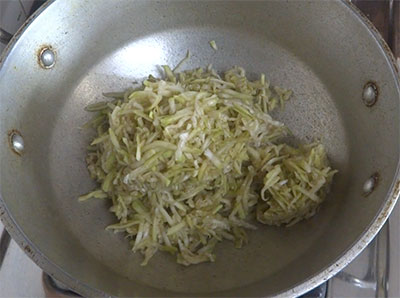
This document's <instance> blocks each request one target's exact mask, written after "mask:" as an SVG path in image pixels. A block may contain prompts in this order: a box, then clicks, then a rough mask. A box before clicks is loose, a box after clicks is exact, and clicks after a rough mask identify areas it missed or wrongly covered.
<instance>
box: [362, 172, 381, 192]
mask: <svg viewBox="0 0 400 298" xmlns="http://www.w3.org/2000/svg"><path fill="white" fill-rule="evenodd" d="M378 181H379V174H378V173H374V174H372V175H371V177H369V178H368V179H367V181H365V182H364V186H363V193H364V195H365V196H368V195H369V194H370V193H372V192H373V191H374V189H375V188H376V186H377V184H378Z"/></svg>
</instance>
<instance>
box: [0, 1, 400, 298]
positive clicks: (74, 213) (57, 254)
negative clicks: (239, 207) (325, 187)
mask: <svg viewBox="0 0 400 298" xmlns="http://www.w3.org/2000/svg"><path fill="white" fill-rule="evenodd" d="M109 11H113V14H110V13H108V12H109ZM194 12H195V13H194ZM221 15H224V18H220V16H221ZM95 20H98V21H95ZM100 20H101V21H100ZM155 20H156V21H155ZM45 24H46V26H44V25H45ZM48 24H52V26H48ZM82 28H85V30H82ZM266 28H268V29H266ZM23 30H25V31H24V34H23V35H22V36H20V35H17V36H16V39H15V43H14V47H12V48H9V50H8V52H7V55H8V56H7V57H6V58H3V59H4V62H3V64H2V66H1V69H0V90H2V98H1V105H0V113H4V114H5V115H8V116H7V117H3V118H0V133H1V134H3V135H5V136H6V135H7V132H8V131H9V130H10V129H18V130H19V131H21V133H22V134H23V135H24V140H25V147H26V150H25V153H24V155H23V156H22V157H19V156H17V155H15V154H12V152H10V150H9V148H8V144H7V143H6V142H4V144H0V158H1V160H0V162H1V163H2V168H1V169H0V188H1V196H2V200H1V201H0V215H1V214H2V213H3V214H2V219H3V220H4V223H5V225H6V226H7V228H8V229H9V231H10V233H11V234H12V236H13V237H14V239H16V241H17V242H18V243H19V244H20V246H21V247H22V248H23V249H24V250H25V251H26V252H27V253H28V254H29V255H30V256H31V257H32V259H33V260H35V262H37V263H38V264H39V265H40V266H42V267H43V268H44V269H45V270H46V271H47V272H49V273H50V274H51V275H53V276H55V277H56V278H57V279H59V280H61V281H62V282H63V283H65V284H67V285H68V286H70V287H71V288H72V289H74V290H75V291H77V292H79V293H81V294H83V295H86V296H93V295H97V296H98V295H105V294H106V293H107V294H110V295H121V296H124V295H125V296H128V295H129V296H133V295H138V296H145V295H152V296H155V295H159V296H166V295H176V296H178V295H186V296H187V295H202V296H208V295H218V296H221V295H235V296H238V295H243V296H249V295H256V296H260V295H275V294H281V295H298V294H301V293H304V292H305V291H307V290H309V289H311V288H313V287H314V286H316V285H317V284H319V283H321V282H322V281H324V280H327V279H328V278H329V277H331V276H332V275H333V274H335V273H336V272H338V271H339V270H340V269H341V268H343V267H344V266H345V265H346V264H347V263H349V262H350V261H351V260H352V259H353V258H354V257H355V256H356V255H357V254H358V253H359V252H360V251H361V250H362V249H363V248H364V247H365V246H366V245H367V243H368V242H369V241H370V240H371V239H372V238H373V236H374V235H375V234H376V233H377V232H378V230H379V228H380V227H381V226H382V225H383V223H384V221H385V219H386V218H387V216H388V215H389V214H390V211H391V209H392V208H393V206H394V203H395V201H396V199H397V196H398V192H399V188H398V186H399V185H398V183H397V182H398V181H397V179H398V177H397V163H398V152H399V150H398V149H399V148H398V147H399V84H398V78H397V74H396V70H395V68H394V65H393V63H392V58H391V57H390V56H388V55H389V54H388V53H387V51H386V50H385V47H384V46H385V45H384V44H382V41H381V40H380V37H379V36H378V35H377V33H376V32H374V31H370V30H371V29H370V28H369V27H368V25H366V24H365V23H364V21H363V19H362V17H360V16H359V15H358V14H357V12H355V11H353V9H352V8H351V7H350V6H349V5H348V4H347V3H345V2H337V1H335V2H333V1H332V2H324V3H321V2H319V1H314V2H313V1H307V2H306V1H302V2H289V3H287V2H267V1H266V2H260V1H255V2H248V1H247V2H214V1H210V2H208V1H203V2H191V1H187V2H181V1H177V2H175V1H169V2H153V1H112V2H110V1H97V2H96V5H93V2H91V1H81V2H76V1H67V0H65V1H62V0H61V1H56V2H53V3H49V4H48V8H47V9H46V10H45V11H44V12H43V13H42V14H41V15H39V17H37V18H36V20H35V21H34V22H32V23H31V25H30V26H29V27H25V28H23V29H22V31H23ZM22 31H21V32H22ZM355 37H356V38H355ZM211 39H215V40H216V41H217V43H218V47H219V50H218V51H217V52H215V51H213V50H212V49H211V48H210V47H209V45H208V41H209V40H211ZM343 40H345V41H346V42H345V43H344V42H343ZM304 41H307V42H304ZM45 44H51V45H52V46H53V47H54V49H55V50H56V51H57V53H59V56H58V57H59V59H58V61H57V64H56V65H55V66H54V68H52V69H51V70H44V69H41V68H40V67H39V66H38V64H37V60H36V55H37V51H38V49H40V48H41V47H42V46H43V45H45ZM355 47H359V48H361V49H362V52H363V55H362V56H360V55H358V54H357V53H355V52H354V51H353V49H354V48H355ZM187 49H190V50H191V52H192V53H193V58H192V60H191V61H190V63H188V65H186V67H188V68H189V67H196V66H200V65H207V64H208V63H213V64H214V66H215V67H216V68H217V69H221V70H224V69H226V68H228V67H230V66H232V65H235V64H240V65H241V66H243V67H245V68H246V69H248V70H249V73H250V74H255V73H260V72H267V74H268V76H269V78H270V79H271V81H272V83H276V84H278V83H279V84H280V85H283V86H288V87H290V88H292V89H293V91H294V94H295V96H294V97H293V100H292V102H291V103H290V104H288V106H287V108H286V109H285V110H284V111H281V112H279V113H278V114H277V115H275V116H276V117H278V118H279V119H281V120H283V121H285V122H286V123H287V124H288V126H289V127H290V128H291V129H292V130H293V131H294V134H295V135H296V136H298V139H297V140H295V141H310V140H312V139H316V138H318V139H321V140H322V142H323V143H324V144H325V145H326V146H327V148H328V151H329V156H330V159H331V160H332V163H333V164H334V166H335V167H336V168H338V169H339V170H340V174H339V175H338V177H337V179H336V181H335V184H334V185H333V190H332V194H331V196H330V198H329V200H328V201H327V203H326V204H324V205H323V207H322V208H321V210H320V212H319V214H318V215H317V216H316V217H314V218H313V219H311V220H309V221H306V222H303V223H301V224H299V225H296V226H294V227H291V228H288V229H278V228H271V227H262V226H260V228H259V230H258V231H256V232H253V233H251V234H250V243H249V245H247V246H246V247H245V248H243V249H242V250H236V249H234V248H233V247H232V246H231V245H229V244H221V245H220V246H219V248H218V250H217V257H218V260H217V262H216V263H215V264H202V265H199V266H193V267H190V268H183V267H181V266H179V265H177V264H175V261H174V259H173V258H171V257H168V256H166V255H159V256H157V257H155V258H154V260H152V262H151V263H150V264H149V266H147V267H140V266H139V265H138V264H139V262H140V256H139V255H137V254H132V253H131V252H130V251H129V250H128V246H127V243H126V241H125V240H124V239H123V237H121V236H120V235H114V234H110V233H108V232H105V231H104V227H105V226H106V225H107V224H108V223H110V222H112V220H113V218H112V216H111V215H110V214H109V213H108V211H107V208H106V207H107V206H106V204H104V203H103V202H89V203H87V204H80V203H78V202H77V200H76V197H77V196H78V195H79V194H81V193H82V192H85V191H87V190H89V189H91V188H92V187H93V184H92V183H91V181H90V179H89V177H88V174H87V172H86V169H85V164H84V155H85V147H86V146H85V145H86V143H87V141H88V139H89V133H88V132H86V131H82V130H80V129H79V127H80V126H81V125H82V124H83V123H84V122H85V120H86V119H88V117H89V115H87V114H86V113H85V112H84V111H83V107H84V106H85V105H86V104H87V103H90V102H94V101H96V100H100V98H101V93H102V92H104V91H115V90H118V89H121V88H126V87H127V86H129V84H130V82H132V81H134V80H140V79H141V78H143V77H144V76H146V75H147V74H149V73H153V74H158V71H159V70H158V68H157V66H158V65H161V64H171V65H174V64H176V63H177V62H178V61H179V60H180V59H181V57H183V56H184V54H185V53H186V50H187ZM372 61H373V64H372ZM370 80H373V81H376V82H377V83H378V85H379V86H380V97H381V98H382V100H379V101H378V102H377V104H376V105H374V106H373V107H372V108H367V107H365V105H363V103H362V101H361V100H360V99H361V95H362V92H363V86H364V84H365V83H366V82H368V81H370ZM43 81H46V82H47V84H46V85H43V84H42V82H43ZM11 82H13V83H11ZM3 95H4V96H3ZM15 98H18V104H15ZM6 112H7V113H6ZM10 115H12V116H10ZM381 144H385V145H384V146H381ZM375 172H379V175H380V177H381V179H380V183H379V185H378V187H377V188H376V189H375V190H374V192H373V193H371V194H370V195H369V196H368V197H367V198H365V197H364V196H363V195H362V192H363V185H364V182H365V181H366V179H368V177H370V175H371V174H373V173H375ZM16 181H18V187H15V183H16ZM310 231H312V232H310ZM71 260H73V261H71ZM205 285H207V286H205Z"/></svg>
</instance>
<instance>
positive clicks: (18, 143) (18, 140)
mask: <svg viewBox="0 0 400 298" xmlns="http://www.w3.org/2000/svg"><path fill="white" fill-rule="evenodd" d="M10 143H11V149H12V150H13V151H14V152H15V153H17V154H19V155H21V154H22V152H23V151H24V139H23V138H22V136H21V135H20V134H19V133H18V132H16V131H13V132H11V134H10Z"/></svg>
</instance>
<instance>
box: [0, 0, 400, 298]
mask: <svg viewBox="0 0 400 298" xmlns="http://www.w3.org/2000/svg"><path fill="white" fill-rule="evenodd" d="M55 2H56V0H49V1H48V2H46V3H45V4H44V5H42V6H41V7H40V8H39V9H38V10H37V11H36V12H35V13H34V14H32V15H31V16H30V17H29V18H28V19H27V20H26V21H25V23H24V24H23V25H22V26H21V28H20V29H19V30H18V31H17V32H16V34H15V35H14V36H13V38H12V39H11V41H10V42H9V43H8V45H7V47H6V48H5V50H4V51H3V53H2V55H1V56H0V72H1V70H2V68H3V65H4V63H5V61H6V60H7V57H8V55H9V54H10V53H11V51H12V49H13V48H14V46H15V45H16V43H17V41H18V40H19V38H20V37H21V35H22V34H23V33H24V32H25V30H26V28H27V27H28V26H29V25H30V24H31V23H32V22H34V20H35V19H36V18H37V17H38V16H39V15H40V14H42V13H43V12H44V11H45V10H46V9H47V8H48V7H50V6H51V5H52V4H54V3H55ZM337 2H339V3H341V4H343V5H344V6H345V7H347V8H348V9H349V10H350V11H351V13H352V14H353V15H354V16H355V17H356V18H357V19H358V20H359V21H360V22H361V23H362V24H363V25H364V26H365V27H366V29H367V30H368V31H369V33H371V34H372V36H373V38H374V39H375V41H376V42H377V43H378V46H379V48H380V49H381V50H382V51H383V53H384V55H385V58H386V59H387V60H388V62H389V66H390V68H391V71H392V73H393V75H394V78H395V84H396V86H397V90H400V73H399V69H398V67H397V64H396V60H395V58H394V56H393V54H392V52H391V51H390V50H389V47H388V45H387V43H386V41H385V40H384V39H383V38H382V36H381V35H380V33H379V32H378V30H377V29H376V28H375V27H374V25H373V24H372V23H371V22H370V21H369V20H368V19H367V17H366V16H365V15H363V13H362V12H361V11H359V10H358V8H357V7H356V6H355V5H354V4H353V3H351V2H350V1H349V0H337ZM399 125H400V124H399ZM399 195H400V161H399V160H398V164H397V167H396V173H395V175H394V177H393V180H392V184H391V186H390V188H389V189H388V192H387V196H386V198H385V201H384V203H383V205H382V206H381V208H380V210H379V212H378V213H377V214H376V216H375V218H374V220H373V221H372V222H371V223H370V225H369V226H367V227H366V228H365V231H364V233H363V234H361V235H360V237H359V238H358V239H356V240H355V241H354V243H353V244H352V245H351V247H350V248H349V249H348V250H347V251H346V252H345V253H343V254H342V255H340V256H338V258H337V259H336V260H335V261H334V262H332V263H331V265H329V266H327V267H325V268H323V269H321V270H320V271H319V272H318V273H316V274H314V275H313V276H312V277H310V278H308V279H307V280H305V281H303V282H301V283H299V284H297V285H294V286H293V288H291V289H289V290H283V291H282V292H280V293H277V294H276V296H282V297H283V296H299V295H301V294H304V293H306V292H308V291H310V290H312V289H313V288H315V287H317V286H318V285H320V284H322V283H323V282H326V281H327V280H329V279H330V278H331V277H333V276H334V275H335V274H336V273H338V272H339V271H341V270H342V269H343V268H344V267H345V266H346V265H348V264H349V263H350V262H351V261H352V260H353V259H354V258H355V257H356V256H357V255H359V254H360V253H361V252H362V251H363V249H364V248H365V247H366V246H367V245H368V244H369V243H370V242H371V241H372V240H373V239H374V237H375V236H376V234H377V233H378V232H379V231H380V229H381V228H382V226H383V225H384V224H385V222H386V220H387V219H388V217H389V216H390V214H391V212H392V210H393V208H394V206H395V204H396V202H397V199H398V197H399ZM0 219H1V221H2V222H3V224H4V226H5V228H6V229H7V231H8V232H9V233H10V235H11V236H12V238H13V239H14V241H15V242H16V243H17V244H18V245H19V246H20V247H21V249H22V250H23V251H24V252H25V253H26V254H27V255H28V256H29V257H30V258H31V259H32V260H33V261H34V262H35V263H36V264H37V265H38V266H39V267H40V268H42V269H43V270H44V271H46V272H47V273H48V274H49V275H50V276H53V277H55V278H56V279H58V280H60V281H61V282H63V283H65V284H67V285H68V286H69V287H70V288H71V289H72V290H74V291H76V292H78V293H80V294H83V295H85V296H109V294H107V293H105V292H103V291H101V290H99V289H96V288H94V287H92V286H89V285H88V284H86V283H85V282H82V281H80V280H78V279H76V278H74V277H73V276H72V275H70V274H69V273H68V272H66V271H65V270H63V268H61V267H60V266H59V265H57V264H55V263H53V262H52V261H51V260H50V259H49V258H48V257H46V256H45V255H44V254H43V253H42V252H41V251H40V250H39V249H38V247H36V245H34V244H33V243H32V242H31V241H30V240H29V238H28V237H27V235H25V233H24V232H23V231H22V229H21V228H20V227H19V226H18V225H17V223H16V221H15V219H14V217H13V216H12V214H11V213H10V211H9V210H8V208H7V206H6V203H5V201H4V200H3V197H2V195H1V194H0ZM224 292H225V291H223V292H213V293H209V294H208V295H221V294H222V295H223V294H224ZM170 294H175V295H182V294H181V293H175V292H170Z"/></svg>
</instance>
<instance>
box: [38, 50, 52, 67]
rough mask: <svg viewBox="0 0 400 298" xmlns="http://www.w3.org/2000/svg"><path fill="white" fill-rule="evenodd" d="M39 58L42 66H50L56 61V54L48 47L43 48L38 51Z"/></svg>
mask: <svg viewBox="0 0 400 298" xmlns="http://www.w3.org/2000/svg"><path fill="white" fill-rule="evenodd" d="M39 59H40V64H41V65H42V66H43V67H44V68H51V67H53V66H54V63H55V62H56V55H55V54H54V52H53V51H52V50H51V49H50V48H44V49H43V50H42V51H41V53H40V56H39Z"/></svg>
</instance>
